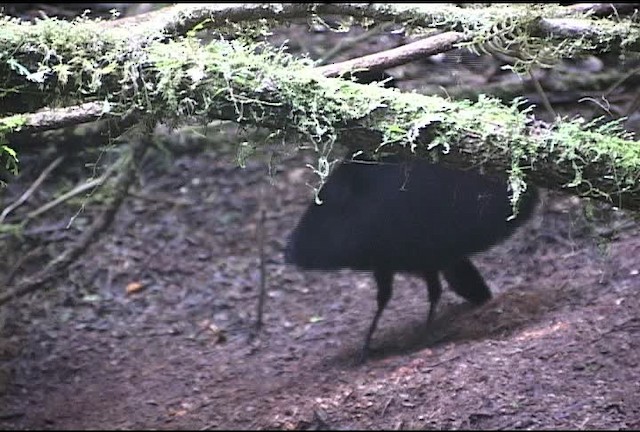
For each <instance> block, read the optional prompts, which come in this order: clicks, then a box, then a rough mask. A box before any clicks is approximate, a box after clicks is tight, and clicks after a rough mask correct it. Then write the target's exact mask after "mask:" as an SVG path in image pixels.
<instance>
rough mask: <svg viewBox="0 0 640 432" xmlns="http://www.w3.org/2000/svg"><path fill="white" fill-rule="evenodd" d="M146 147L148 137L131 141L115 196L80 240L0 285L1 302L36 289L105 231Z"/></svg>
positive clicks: (61, 269) (118, 206) (60, 271)
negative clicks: (41, 266) (12, 283)
mask: <svg viewBox="0 0 640 432" xmlns="http://www.w3.org/2000/svg"><path fill="white" fill-rule="evenodd" d="M148 147H149V140H148V139H146V138H142V139H140V141H138V142H135V143H134V144H132V145H131V152H130V154H129V156H128V158H127V159H128V160H126V161H125V163H124V164H123V169H122V171H121V172H120V175H119V176H118V178H117V179H116V184H115V187H114V197H113V200H112V201H111V203H110V204H109V205H108V206H107V207H106V208H105V209H104V211H103V212H102V213H100V214H99V215H98V217H97V218H96V220H95V221H93V223H92V224H91V226H90V227H89V228H88V229H87V230H86V231H85V232H83V233H82V234H81V235H80V238H79V240H78V241H77V242H76V243H75V244H73V245H72V246H71V247H70V248H69V249H67V250H65V251H64V252H63V253H62V254H60V255H59V256H57V257H56V258H55V259H53V260H52V261H50V262H49V263H48V264H47V265H46V266H45V268H44V269H42V270H41V271H39V272H38V273H36V274H35V275H33V276H31V277H29V278H27V279H23V280H22V281H21V282H20V283H18V284H17V285H16V286H15V287H14V288H13V289H11V290H9V289H8V287H2V289H0V293H2V294H1V295H0V306H1V305H3V304H5V303H7V302H8V301H10V300H12V299H14V298H17V297H20V296H23V295H25V294H28V293H31V292H33V291H35V290H37V289H38V288H39V287H41V286H42V285H44V284H45V283H47V282H49V281H50V280H52V279H53V278H54V277H56V276H57V275H59V274H60V273H62V272H63V271H64V270H65V269H66V268H67V267H68V266H69V264H71V263H72V262H73V261H74V260H75V259H76V258H78V257H79V256H80V255H81V254H82V253H83V252H84V251H85V250H86V249H87V247H88V246H89V245H90V244H91V243H92V242H93V241H95V240H96V239H97V237H98V236H99V235H100V234H101V233H103V232H104V231H105V229H106V228H107V227H108V226H109V224H110V223H111V221H112V220H113V218H114V216H115V214H116V212H117V211H118V209H119V208H120V205H121V204H122V201H123V200H124V198H125V197H126V196H127V190H128V189H129V186H130V185H131V183H132V182H133V180H134V178H135V172H136V161H139V160H140V159H141V158H142V156H144V153H145V152H146V150H147V148H148Z"/></svg>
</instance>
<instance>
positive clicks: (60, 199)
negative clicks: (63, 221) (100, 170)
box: [26, 164, 117, 220]
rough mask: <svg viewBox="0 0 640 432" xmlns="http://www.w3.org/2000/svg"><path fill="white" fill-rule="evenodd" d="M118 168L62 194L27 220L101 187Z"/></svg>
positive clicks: (110, 169) (31, 213)
mask: <svg viewBox="0 0 640 432" xmlns="http://www.w3.org/2000/svg"><path fill="white" fill-rule="evenodd" d="M116 166H117V164H113V165H111V166H110V167H109V168H107V170H106V171H105V172H104V174H102V175H101V176H100V177H98V178H97V179H94V180H91V181H88V182H85V183H81V184H79V185H78V186H76V187H75V188H73V189H72V190H70V191H69V192H67V193H65V194H62V195H60V196H59V197H58V198H56V199H54V200H52V201H49V202H48V203H46V204H45V205H43V206H41V207H39V208H37V209H35V210H33V211H32V212H29V213H27V216H26V219H27V220H30V219H33V218H35V217H37V216H39V215H41V214H42V213H44V212H46V211H49V210H51V209H52V208H54V207H55V206H57V205H59V204H62V203H63V202H65V201H67V200H69V199H71V198H73V197H74V196H76V195H78V194H81V193H82V192H84V191H86V190H89V189H93V188H94V187H97V186H101V185H102V184H103V183H104V182H105V181H106V180H107V179H108V178H109V177H110V176H111V174H112V173H113V171H114V170H115V169H116Z"/></svg>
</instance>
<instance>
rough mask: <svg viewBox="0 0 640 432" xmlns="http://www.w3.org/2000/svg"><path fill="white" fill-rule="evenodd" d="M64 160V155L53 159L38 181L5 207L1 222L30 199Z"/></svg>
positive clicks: (0, 215) (0, 216)
mask: <svg viewBox="0 0 640 432" xmlns="http://www.w3.org/2000/svg"><path fill="white" fill-rule="evenodd" d="M63 160H64V155H62V156H58V157H57V158H56V159H54V160H53V162H51V163H50V164H49V165H48V166H47V167H46V168H45V169H44V171H42V173H41V174H40V176H38V178H37V179H36V181H34V182H33V184H32V185H31V186H29V189H27V190H26V191H25V192H24V193H23V194H22V195H21V196H20V198H18V200H17V201H16V202H14V203H13V204H11V205H9V206H8V207H7V208H5V209H4V210H3V211H2V214H0V224H1V223H2V222H4V220H5V219H6V217H7V215H9V213H11V212H12V211H13V210H15V209H16V208H18V207H20V206H21V205H22V204H23V203H24V202H25V201H27V200H28V199H29V197H30V196H31V195H33V193H34V192H35V191H36V189H38V187H40V185H41V184H42V182H44V180H45V179H46V178H47V176H48V175H49V174H50V173H51V171H53V170H54V169H56V167H57V166H58V165H60V163H61V162H62V161H63Z"/></svg>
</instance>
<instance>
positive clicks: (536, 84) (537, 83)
mask: <svg viewBox="0 0 640 432" xmlns="http://www.w3.org/2000/svg"><path fill="white" fill-rule="evenodd" d="M529 76H530V77H531V82H532V83H533V86H534V87H535V89H536V92H537V93H538V95H539V96H540V99H542V104H543V105H544V108H545V109H546V110H547V111H548V112H549V114H551V117H552V118H554V119H555V118H558V114H557V113H556V112H555V110H554V109H553V107H552V106H551V102H549V98H548V97H547V94H546V93H545V92H544V89H543V88H542V86H541V85H540V81H538V79H537V78H536V77H535V76H533V72H531V70H529Z"/></svg>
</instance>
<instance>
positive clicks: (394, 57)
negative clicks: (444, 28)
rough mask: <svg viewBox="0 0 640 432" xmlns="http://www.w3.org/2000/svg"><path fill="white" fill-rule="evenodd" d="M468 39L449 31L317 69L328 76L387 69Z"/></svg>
mask: <svg viewBox="0 0 640 432" xmlns="http://www.w3.org/2000/svg"><path fill="white" fill-rule="evenodd" d="M465 40H468V37H466V36H465V35H463V34H462V33H458V32H447V33H442V34H439V35H435V36H431V37H428V38H425V39H421V40H419V41H416V42H412V43H409V44H406V45H403V46H401V47H398V48H393V49H390V50H386V51H382V52H379V53H376V54H371V55H368V56H364V57H359V58H356V59H352V60H348V61H345V62H341V63H335V64H332V65H328V66H322V67H319V68H317V70H318V71H319V72H320V73H321V74H322V75H324V76H326V77H334V76H339V75H340V74H342V73H344V72H346V71H350V70H354V69H387V68H391V67H395V66H400V65H402V64H405V63H409V62H411V61H413V60H416V59H418V58H422V57H426V56H430V55H434V54H438V53H442V52H445V51H449V50H451V49H453V48H455V44H457V43H460V42H463V41H465Z"/></svg>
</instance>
